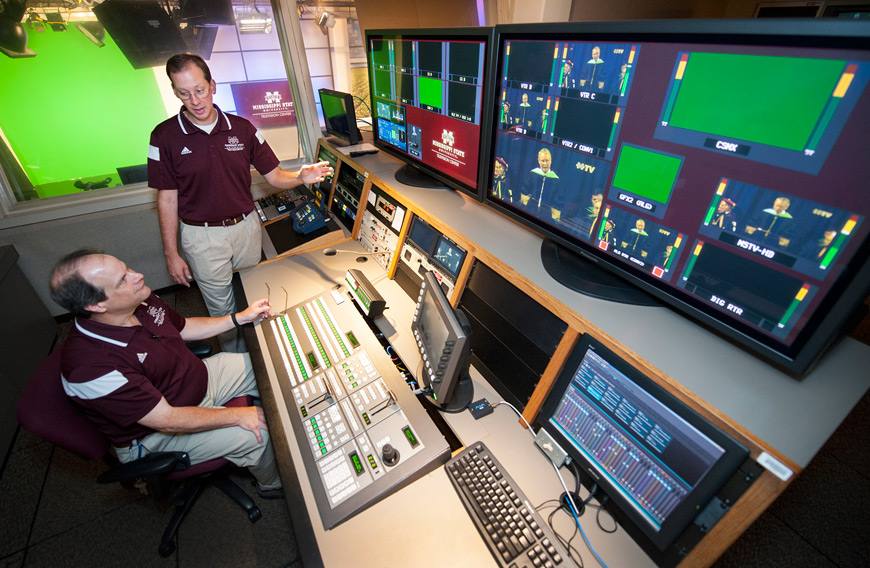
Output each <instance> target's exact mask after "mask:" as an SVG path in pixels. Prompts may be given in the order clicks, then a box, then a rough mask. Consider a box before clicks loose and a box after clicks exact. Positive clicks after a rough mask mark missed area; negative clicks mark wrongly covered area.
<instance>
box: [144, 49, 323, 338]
mask: <svg viewBox="0 0 870 568" xmlns="http://www.w3.org/2000/svg"><path fill="white" fill-rule="evenodd" d="M166 74H167V75H168V76H169V79H170V81H171V82H172V90H173V91H174V92H175V95H176V96H177V97H178V98H179V99H181V102H182V103H183V107H182V108H181V110H180V112H179V113H178V115H177V116H174V117H172V118H170V119H168V120H166V121H164V122H162V123H160V124H159V125H157V127H156V128H155V129H154V130H153V132H152V133H151V142H150V145H149V147H148V185H149V186H150V187H152V188H154V189H156V190H158V192H157V208H158V214H159V217H160V234H161V236H162V238H163V254H164V256H165V258H166V269H167V271H168V272H169V275H170V276H171V277H172V279H173V280H174V281H175V282H176V283H177V284H181V285H183V286H188V287H189V286H190V284H189V281H190V280H191V279H192V278H193V279H195V280H196V282H197V284H198V285H199V288H200V291H201V292H202V295H203V298H204V299H205V303H206V306H207V307H208V311H209V314H211V316H212V317H220V316H225V315H228V314H230V313H232V311H233V310H234V309H235V299H234V298H233V291H232V284H231V282H232V273H233V271H234V270H239V269H241V268H246V267H248V266H253V265H255V264H257V263H258V262H260V254H261V252H260V250H261V242H262V237H261V235H260V220H259V218H258V217H257V215H255V214H252V213H253V212H254V199H253V196H252V195H251V165H252V164H253V166H254V167H255V168H257V171H258V172H260V173H261V174H262V175H263V177H265V178H266V181H268V182H269V184H270V185H272V186H273V187H275V188H278V189H288V188H291V187H294V186H297V185H299V184H301V183H308V184H311V183H318V182H321V181H323V179H324V177H325V176H328V175H331V174H332V168H331V167H329V164H328V162H319V163H317V164H313V165H307V166H303V167H302V168H301V169H300V170H299V171H297V172H290V171H287V170H284V169H282V168H280V167H279V166H278V163H279V160H278V158H277V157H276V156H275V153H274V152H273V151H272V149H271V148H270V147H269V144H268V143H267V142H266V141H265V139H264V138H263V136H262V134H260V132H259V130H257V129H256V128H255V127H254V126H253V125H252V124H251V123H250V122H248V121H247V120H245V119H244V118H241V117H238V116H235V115H230V114H226V113H225V112H223V111H222V110H220V109H219V108H218V107H217V106H215V105H214V103H213V102H212V97H213V96H214V93H215V86H216V85H215V81H214V79H212V77H211V72H210V71H209V68H208V65H206V63H205V61H204V60H203V59H202V58H201V57H199V56H198V55H190V54H186V53H181V54H178V55H173V56H172V57H170V58H169V61H167V62H166ZM179 221H180V222H181V249H182V251H183V252H184V258H183V257H182V255H181V254H179V252H178V247H177V240H178V231H179ZM185 258H186V261H185ZM231 335H234V334H231ZM221 339H222V341H221V343H222V345H223V346H224V349H225V350H226V349H230V350H236V349H237V347H236V346H234V345H233V343H234V341H231V339H233V338H232V337H226V336H222V337H221Z"/></svg>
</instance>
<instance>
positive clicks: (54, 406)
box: [16, 346, 262, 557]
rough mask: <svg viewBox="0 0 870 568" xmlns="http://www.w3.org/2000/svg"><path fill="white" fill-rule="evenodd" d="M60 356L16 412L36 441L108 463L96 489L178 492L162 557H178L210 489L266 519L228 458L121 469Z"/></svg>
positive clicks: (144, 461)
mask: <svg viewBox="0 0 870 568" xmlns="http://www.w3.org/2000/svg"><path fill="white" fill-rule="evenodd" d="M61 351H62V350H61V347H60V346H58V347H56V348H55V349H54V351H52V353H51V354H50V355H49V356H48V358H47V359H46V360H45V361H43V363H42V364H41V365H40V366H39V368H37V369H36V371H35V372H34V373H33V375H32V376H31V377H30V380H29V381H28V383H27V385H25V387H24V390H23V391H22V393H21V397H20V398H19V399H18V405H17V408H16V410H17V416H18V422H19V423H20V424H21V425H22V426H23V427H24V428H26V429H27V430H30V431H31V432H33V433H34V434H36V435H37V436H39V437H41V438H43V439H45V440H47V441H49V442H52V443H53V444H55V445H58V446H60V447H62V448H64V449H66V450H69V451H71V452H73V453H75V454H77V455H79V456H81V457H83V458H85V459H90V460H103V461H104V462H105V463H106V464H107V465H109V469H108V470H107V471H106V472H104V473H103V474H101V475H100V476H99V477H98V478H97V483H121V484H122V485H125V486H127V487H132V485H133V483H134V482H135V481H136V480H137V479H144V480H145V481H146V483H147V484H148V487H149V489H150V491H151V493H152V494H153V495H154V496H155V498H157V499H166V498H167V497H169V496H170V489H171V488H172V487H175V491H174V492H172V493H171V502H172V504H173V505H175V512H174V514H173V516H172V519H171V520H170V521H169V525H168V526H167V527H166V530H165V531H164V532H163V538H162V539H161V541H160V546H159V547H158V552H159V553H160V555H161V556H163V557H167V556H169V555H171V554H172V553H173V552H174V551H175V546H176V542H175V541H176V538H175V537H176V534H177V532H178V527H179V526H180V525H181V522H182V520H184V517H185V515H186V514H187V512H188V511H189V510H190V509H191V507H192V506H193V504H194V503H195V502H196V500H197V498H199V496H200V495H201V494H202V492H203V490H204V489H205V487H206V486H207V485H209V484H211V485H214V486H215V487H217V488H218V489H220V490H222V491H223V492H224V493H226V494H227V495H229V496H230V497H231V498H232V499H233V500H234V501H235V502H236V503H238V504H239V505H240V506H241V507H242V508H243V509H244V510H245V511H246V512H247V513H248V518H249V519H250V520H251V522H252V523H253V522H255V521H257V520H259V519H260V517H261V516H262V513H260V509H259V508H258V507H257V506H256V504H255V503H254V501H253V499H251V497H250V496H248V494H246V493H245V492H244V491H242V489H241V488H239V486H238V485H236V484H235V483H233V482H232V481H231V480H230V479H229V478H228V477H227V476H226V467H225V466H227V465H231V462H229V461H228V460H226V459H224V458H218V459H214V460H209V461H207V462H203V463H198V464H195V465H191V464H190V458H189V457H188V455H187V453H186V452H153V453H150V454H148V455H146V456H145V457H143V458H140V459H138V460H134V461H132V462H128V463H126V464H121V463H119V462H118V459H117V458H116V457H115V456H114V455H113V454H111V453H110V451H109V450H110V447H111V444H110V442H109V440H108V438H106V437H105V436H104V435H103V434H102V433H101V432H100V431H99V430H98V429H97V428H96V426H94V424H93V423H92V422H91V421H90V420H88V419H87V417H85V415H84V414H83V413H82V412H81V410H79V408H78V407H77V406H76V405H75V403H74V402H72V401H71V400H70V399H69V398H68V397H67V395H66V393H65V392H64V390H63V386H62V384H61V380H60V354H61ZM194 352H196V349H194ZM251 402H252V399H251V397H239V398H235V399H233V400H231V401H229V402H228V403H227V404H226V406H250V404H251ZM176 481H177V482H180V483H177V484H176V483H174V482H176Z"/></svg>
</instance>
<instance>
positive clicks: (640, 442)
mask: <svg viewBox="0 0 870 568" xmlns="http://www.w3.org/2000/svg"><path fill="white" fill-rule="evenodd" d="M536 423H537V424H538V426H540V427H542V428H544V429H545V430H546V431H547V432H549V433H550V434H551V435H552V436H553V438H554V439H555V440H556V441H557V442H558V443H559V444H560V445H561V446H562V448H563V449H564V450H565V451H566V452H567V453H568V455H569V456H571V458H572V459H573V460H574V461H575V463H576V464H577V465H578V466H579V468H580V469H581V470H582V471H583V472H584V473H585V474H586V475H587V476H588V480H591V482H592V483H595V484H597V485H598V487H599V488H600V490H601V491H603V493H604V494H605V495H606V496H607V497H608V498H609V499H610V500H611V501H612V502H613V504H614V506H615V508H616V510H617V511H616V513H617V514H616V516H617V518H618V519H620V522H621V523H622V524H623V525H627V526H625V529H626V531H627V532H628V533H629V534H631V535H632V537H633V538H635V540H637V541H638V542H639V544H640V545H641V546H644V545H649V544H652V545H653V546H655V548H656V549H658V550H660V551H662V550H665V549H666V548H667V547H668V546H669V545H670V544H671V543H672V542H673V541H674V539H676V538H677V537H678V536H679V535H680V534H681V533H682V532H683V530H684V529H685V528H686V527H687V526H688V524H689V523H690V522H692V520H694V519H695V518H696V517H697V516H698V514H699V513H700V512H701V511H703V510H704V508H705V507H706V506H707V504H708V503H709V502H710V501H711V499H713V497H714V496H715V495H716V493H717V492H718V491H719V489H720V488H721V487H722V486H723V485H724V484H725V482H726V481H728V479H729V478H730V477H731V475H732V474H733V473H734V472H735V471H736V470H737V468H739V467H740V465H741V464H743V462H744V461H745V460H746V458H747V457H748V455H749V451H748V450H747V449H746V448H745V447H743V446H742V445H741V444H740V443H739V442H737V441H736V440H734V439H733V438H732V437H731V436H729V435H728V434H727V433H725V432H723V431H722V430H720V429H719V428H718V427H716V426H715V425H713V424H712V423H711V422H709V421H708V420H707V419H705V418H704V417H702V416H701V415H700V414H698V413H697V412H695V411H694V410H693V409H692V408H690V407H689V406H688V405H686V404H685V403H683V402H682V401H680V400H679V399H677V398H676V397H674V396H673V395H672V394H670V393H669V392H668V391H666V390H665V389H664V388H663V387H661V386H660V385H659V384H658V383H656V382H655V381H653V380H652V379H650V378H649V377H647V376H646V375H644V374H643V373H641V372H640V371H639V370H638V369H636V368H634V367H633V366H631V365H630V364H628V363H627V362H626V361H625V360H623V359H622V358H620V357H618V356H617V355H616V354H614V353H613V352H612V351H610V350H609V349H607V348H606V347H605V346H604V345H602V344H601V343H599V342H598V341H597V340H595V339H594V338H592V337H591V336H590V335H588V334H586V335H583V336H582V337H581V338H580V340H579V341H578V343H577V345H576V346H575V348H574V350H573V351H572V353H571V355H570V356H569V358H568V361H567V362H566V364H565V366H564V368H563V369H562V372H561V374H560V375H559V378H558V379H557V380H556V383H555V384H554V386H553V388H552V390H551V391H550V394H549V395H548V397H547V399H546V400H545V401H544V405H543V407H542V409H541V412H540V413H539V414H538V417H537V418H536Z"/></svg>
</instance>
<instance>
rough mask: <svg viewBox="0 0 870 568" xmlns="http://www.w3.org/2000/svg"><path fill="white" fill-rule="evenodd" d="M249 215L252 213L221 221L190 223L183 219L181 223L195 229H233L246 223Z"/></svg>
mask: <svg viewBox="0 0 870 568" xmlns="http://www.w3.org/2000/svg"><path fill="white" fill-rule="evenodd" d="M248 215H250V213H242V214H241V215H239V216H237V217H230V218H229V219H223V220H221V221H188V220H187V219H182V220H181V222H182V223H184V224H185V225H193V226H194V227H232V226H233V225H238V224H239V223H241V222H242V221H244V220H245V217H247V216H248Z"/></svg>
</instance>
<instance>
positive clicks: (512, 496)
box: [444, 442, 567, 568]
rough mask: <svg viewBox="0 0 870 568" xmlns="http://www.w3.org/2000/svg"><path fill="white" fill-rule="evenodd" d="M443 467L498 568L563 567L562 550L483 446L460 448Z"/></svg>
mask: <svg viewBox="0 0 870 568" xmlns="http://www.w3.org/2000/svg"><path fill="white" fill-rule="evenodd" d="M444 467H445V469H446V471H447V477H449V478H450V481H451V482H452V483H453V487H454V488H455V489H456V492H457V493H458V494H459V498H460V499H462V504H463V505H465V509H466V510H467V511H468V514H469V515H470V516H471V518H472V520H474V524H475V526H477V530H478V531H479V532H480V535H481V536H482V537H483V540H484V541H485V542H486V544H487V546H488V547H489V550H490V552H492V555H493V556H494V557H495V558H496V560H498V562H499V564H500V565H501V566H503V567H505V568H523V567H524V566H526V567H530V568H531V567H549V568H552V567H555V566H561V565H563V564H564V565H567V563H566V559H567V555H566V553H565V550H564V548H562V546H561V544H559V542H558V541H557V540H556V538H555V536H554V535H553V533H552V531H551V530H550V528H549V527H548V526H547V525H546V524H545V523H544V520H543V519H542V518H541V515H539V514H538V512H537V511H536V510H535V508H534V506H532V505H531V503H529V500H528V499H526V496H525V495H523V492H522V491H521V490H520V488H519V487H517V484H516V483H515V482H514V480H513V479H511V477H510V475H508V473H507V471H505V469H504V468H503V467H502V466H501V464H499V463H498V460H496V459H495V457H493V455H492V454H491V453H490V452H489V449H488V448H487V447H486V446H485V445H484V444H483V442H477V443H475V444H472V445H471V446H469V447H467V448H465V449H464V450H462V451H461V452H460V453H458V454H456V455H455V456H453V458H451V459H450V461H449V462H447V465H445V466H444Z"/></svg>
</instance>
